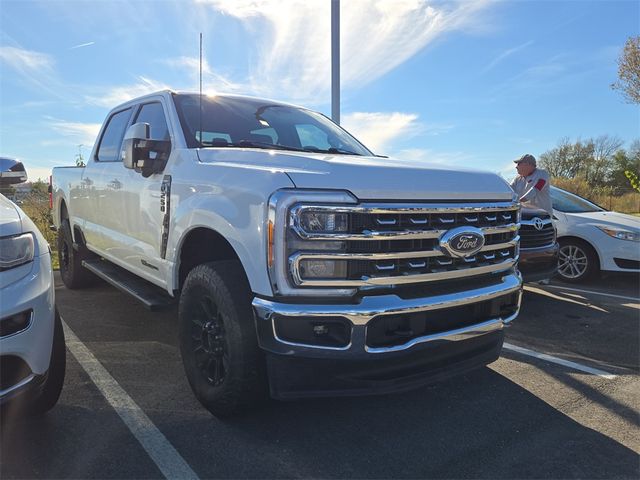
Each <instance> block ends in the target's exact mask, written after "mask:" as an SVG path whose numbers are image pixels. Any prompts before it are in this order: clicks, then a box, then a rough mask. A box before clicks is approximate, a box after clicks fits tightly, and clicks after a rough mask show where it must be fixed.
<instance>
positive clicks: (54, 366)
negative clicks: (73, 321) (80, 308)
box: [30, 310, 67, 415]
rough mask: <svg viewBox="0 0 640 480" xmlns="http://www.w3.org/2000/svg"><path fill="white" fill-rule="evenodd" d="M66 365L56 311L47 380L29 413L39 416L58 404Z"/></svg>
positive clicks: (62, 333)
mask: <svg viewBox="0 0 640 480" xmlns="http://www.w3.org/2000/svg"><path fill="white" fill-rule="evenodd" d="M66 364H67V350H66V347H65V342H64V331H63V329H62V321H61V320H60V315H59V314H58V310H56V313H55V324H54V327H53V346H52V348H51V360H50V362H49V370H48V372H47V379H46V380H45V382H44V384H43V385H42V389H41V390H40V391H39V393H38V394H37V395H36V396H35V397H34V398H33V400H32V402H31V405H30V407H31V408H30V410H31V413H33V414H36V415H39V414H43V413H45V412H48V411H49V410H51V409H52V408H53V406H54V405H55V404H56V403H57V402H58V398H59V397H60V392H61V391H62V385H63V384H64V376H65V371H66Z"/></svg>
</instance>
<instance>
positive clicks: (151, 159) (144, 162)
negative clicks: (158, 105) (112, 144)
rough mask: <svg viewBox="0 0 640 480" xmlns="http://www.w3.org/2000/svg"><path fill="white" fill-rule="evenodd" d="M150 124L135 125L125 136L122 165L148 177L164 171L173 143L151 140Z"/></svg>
mask: <svg viewBox="0 0 640 480" xmlns="http://www.w3.org/2000/svg"><path fill="white" fill-rule="evenodd" d="M150 137H151V134H150V127H149V124H148V123H134V124H133V125H131V126H130V127H129V128H128V129H127V133H125V136H124V143H123V150H122V163H123V164H124V167H125V168H132V169H134V170H135V171H136V172H140V173H142V176H143V177H148V176H150V175H153V174H154V173H159V172H162V170H164V166H165V165H166V163H167V160H168V158H169V154H170V153H171V142H170V141H168V140H151V138H150Z"/></svg>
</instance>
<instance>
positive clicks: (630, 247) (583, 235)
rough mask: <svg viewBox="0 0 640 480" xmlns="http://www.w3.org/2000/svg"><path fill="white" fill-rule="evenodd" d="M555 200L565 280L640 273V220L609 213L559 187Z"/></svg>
mask: <svg viewBox="0 0 640 480" xmlns="http://www.w3.org/2000/svg"><path fill="white" fill-rule="evenodd" d="M551 200H552V202H553V213H554V217H555V219H556V222H555V224H556V227H557V229H558V243H559V244H560V259H559V264H558V275H559V277H560V278H561V279H562V280H565V281H567V282H581V281H584V280H586V279H588V278H589V277H591V276H593V275H595V274H597V273H598V272H600V271H607V272H633V273H638V272H640V218H639V217H634V216H633V215H626V214H624V213H617V212H610V211H607V210H605V209H603V208H601V207H599V206H598V205H595V204H594V203H591V202H590V201H588V200H585V199H584V198H582V197H579V196H578V195H574V194H573V193H569V192H567V191H565V190H562V189H560V188H556V187H551Z"/></svg>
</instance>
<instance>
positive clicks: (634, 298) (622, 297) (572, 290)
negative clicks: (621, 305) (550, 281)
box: [527, 285, 640, 303]
mask: <svg viewBox="0 0 640 480" xmlns="http://www.w3.org/2000/svg"><path fill="white" fill-rule="evenodd" d="M527 288H528V287H527ZM537 288H541V289H545V288H554V289H556V290H566V291H567V292H578V293H587V294H591V295H600V296H602V297H611V298H619V299H621V300H630V301H632V302H636V303H638V302H640V298H639V297H626V296H624V295H614V294H613V293H603V292H596V291H593V290H582V289H580V288H570V287H560V286H558V285H538V286H537Z"/></svg>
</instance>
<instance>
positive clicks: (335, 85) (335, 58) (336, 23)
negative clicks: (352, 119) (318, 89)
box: [331, 0, 340, 125]
mask: <svg viewBox="0 0 640 480" xmlns="http://www.w3.org/2000/svg"><path fill="white" fill-rule="evenodd" d="M331 120H333V121H334V122H336V123H337V124H338V125H339V124H340V0H331Z"/></svg>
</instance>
